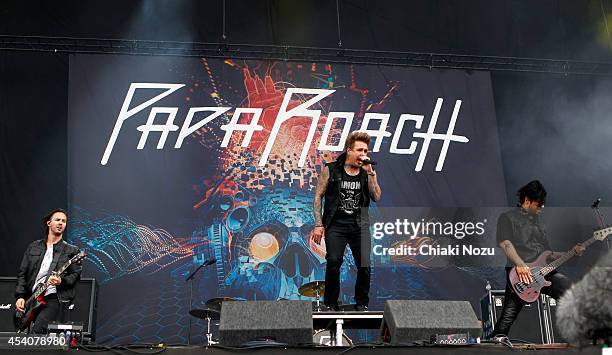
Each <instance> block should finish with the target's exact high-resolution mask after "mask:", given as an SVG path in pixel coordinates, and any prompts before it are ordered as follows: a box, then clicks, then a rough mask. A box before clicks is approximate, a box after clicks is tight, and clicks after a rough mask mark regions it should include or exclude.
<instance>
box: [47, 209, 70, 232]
mask: <svg viewBox="0 0 612 355" xmlns="http://www.w3.org/2000/svg"><path fill="white" fill-rule="evenodd" d="M58 212H61V213H63V214H64V215H65V216H66V220H67V219H68V212H66V211H65V210H63V209H61V208H56V209H54V210H53V211H51V212H49V213H47V214H46V215H45V216H44V217H43V220H42V221H43V228H44V231H45V235H47V233H49V226H47V222H49V221H50V220H51V217H53V215H54V214H56V213H58Z"/></svg>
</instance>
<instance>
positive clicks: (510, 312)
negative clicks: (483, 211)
mask: <svg viewBox="0 0 612 355" xmlns="http://www.w3.org/2000/svg"><path fill="white" fill-rule="evenodd" d="M518 197H519V203H520V204H519V207H518V208H515V209H513V210H510V211H507V212H504V213H502V214H501V215H500V216H499V219H498V220H497V242H498V243H499V246H500V247H501V248H502V250H503V251H504V253H506V257H507V258H508V263H507V264H506V293H505V297H504V307H503V309H502V313H501V315H500V317H499V319H498V320H497V323H496V324H495V327H494V333H493V334H496V335H508V332H509V331H510V327H511V326H512V323H514V320H515V319H516V317H517V316H518V314H519V312H520V311H521V309H522V308H523V305H524V304H525V302H524V301H523V300H521V299H520V298H519V296H517V294H516V293H515V292H514V290H513V289H512V285H511V283H510V280H509V277H508V275H509V273H510V270H511V269H512V267H513V266H516V272H517V274H518V277H519V279H520V281H522V282H524V283H527V284H529V283H531V282H532V281H533V278H532V275H531V271H530V269H529V266H527V263H530V262H532V261H534V260H535V259H537V257H538V256H539V255H540V254H542V252H544V251H547V250H551V248H550V244H549V242H548V239H547V238H546V230H545V228H544V225H543V224H542V222H541V221H540V218H539V215H540V213H541V212H542V209H543V208H544V202H545V201H546V190H545V189H544V186H542V184H541V183H540V182H539V181H538V180H533V181H531V182H529V183H528V184H527V185H525V186H523V187H521V189H520V190H519V191H518ZM574 250H575V251H576V253H577V254H578V255H582V253H583V252H584V250H585V248H584V247H583V246H582V245H581V244H577V245H576V246H574ZM561 255H563V254H562V253H557V252H554V253H553V255H552V258H553V260H554V259H557V258H559V257H560V256H561ZM553 260H550V261H553ZM545 279H546V280H548V281H550V282H551V283H552V285H550V286H548V287H544V288H542V290H541V291H542V293H544V294H547V295H549V296H551V297H553V298H555V299H559V298H560V297H561V296H562V295H563V294H564V293H565V291H567V289H569V288H570V286H571V283H570V281H569V279H568V278H567V277H566V276H564V275H563V274H561V273H559V272H557V271H556V270H555V271H553V272H551V273H550V274H548V275H546V277H545Z"/></svg>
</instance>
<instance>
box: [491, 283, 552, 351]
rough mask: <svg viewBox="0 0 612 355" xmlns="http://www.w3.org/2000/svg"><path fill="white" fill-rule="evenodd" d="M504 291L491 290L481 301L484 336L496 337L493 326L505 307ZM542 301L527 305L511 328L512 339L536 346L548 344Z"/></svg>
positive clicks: (510, 335)
mask: <svg viewBox="0 0 612 355" xmlns="http://www.w3.org/2000/svg"><path fill="white" fill-rule="evenodd" d="M504 295H505V292H504V290H491V295H490V296H489V294H488V293H487V294H485V296H483V298H482V299H481V300H480V307H481V311H482V324H483V328H484V336H485V337H490V336H492V335H495V334H494V332H495V330H494V329H493V326H494V325H495V323H496V322H497V320H498V319H499V317H500V316H501V312H502V308H503V306H504ZM542 299H543V298H539V299H538V301H536V302H533V303H529V304H526V305H525V306H523V309H522V310H521V312H520V313H519V315H518V317H517V318H516V320H515V321H514V323H513V324H512V327H511V328H510V334H507V335H508V337H509V338H510V339H517V340H523V341H526V342H530V343H534V344H546V343H548V333H547V332H548V329H547V325H546V323H545V322H544V318H543V313H542V312H543V305H542Z"/></svg>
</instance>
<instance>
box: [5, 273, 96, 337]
mask: <svg viewBox="0 0 612 355" xmlns="http://www.w3.org/2000/svg"><path fill="white" fill-rule="evenodd" d="M16 284H17V278H16V277H0V332H13V331H15V327H14V325H13V314H14V313H15V286H16ZM97 291H98V288H97V284H96V280H95V279H93V278H83V279H81V281H79V283H78V284H77V286H76V297H75V299H74V300H73V301H72V302H71V303H70V304H68V305H66V310H65V312H64V321H66V322H81V323H83V329H84V333H85V334H84V337H86V338H88V339H94V336H95V329H96V327H95V325H96V296H97Z"/></svg>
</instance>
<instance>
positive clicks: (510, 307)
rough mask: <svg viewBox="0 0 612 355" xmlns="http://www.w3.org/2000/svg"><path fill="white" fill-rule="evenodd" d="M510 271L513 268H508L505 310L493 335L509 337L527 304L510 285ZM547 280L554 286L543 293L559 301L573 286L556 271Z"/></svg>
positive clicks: (503, 309)
mask: <svg viewBox="0 0 612 355" xmlns="http://www.w3.org/2000/svg"><path fill="white" fill-rule="evenodd" d="M510 270H512V268H509V267H507V268H506V293H505V297H504V308H502V312H501V315H500V317H499V319H498V320H497V323H495V327H493V334H495V335H497V334H504V335H508V332H509V331H510V327H512V323H514V321H515V320H516V317H518V314H519V312H520V311H521V309H523V306H524V305H525V303H526V302H525V301H523V300H522V299H520V298H519V296H518V295H517V294H516V293H515V292H514V290H513V289H512V286H511V285H510V280H509V278H508V276H509V275H510ZM545 279H546V280H548V281H550V282H551V283H552V284H551V285H550V286H547V287H544V288H542V293H543V294H545V295H549V296H550V297H552V298H555V299H557V300H558V299H559V298H561V296H563V294H564V293H565V291H567V290H568V289H569V288H570V286H571V282H570V280H569V279H568V278H567V277H565V275H563V274H561V273H559V272H556V271H553V272H552V273H550V274H548V275H546V277H545Z"/></svg>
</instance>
